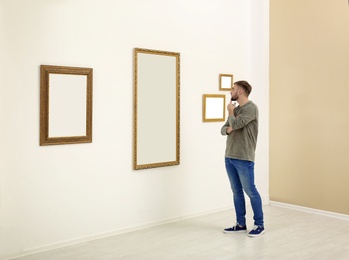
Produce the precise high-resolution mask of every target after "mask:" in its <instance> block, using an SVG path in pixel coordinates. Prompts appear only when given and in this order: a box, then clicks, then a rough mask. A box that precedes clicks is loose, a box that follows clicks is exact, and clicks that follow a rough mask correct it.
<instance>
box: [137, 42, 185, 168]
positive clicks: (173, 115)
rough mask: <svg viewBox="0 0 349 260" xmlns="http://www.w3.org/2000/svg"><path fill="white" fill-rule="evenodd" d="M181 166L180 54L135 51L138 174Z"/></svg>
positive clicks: (147, 50)
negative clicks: (143, 170)
mask: <svg viewBox="0 0 349 260" xmlns="http://www.w3.org/2000/svg"><path fill="white" fill-rule="evenodd" d="M179 163H180V54H179V53H177V52H168V51H159V50H149V49H142V48H135V49H134V149H133V168H134V169H135V170H141V169H148V168H155V167H165V166H174V165H178V164H179Z"/></svg>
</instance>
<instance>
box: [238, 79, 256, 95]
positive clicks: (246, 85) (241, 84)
mask: <svg viewBox="0 0 349 260" xmlns="http://www.w3.org/2000/svg"><path fill="white" fill-rule="evenodd" d="M234 85H237V86H239V87H242V88H243V89H244V90H245V92H246V94H247V96H248V95H250V93H251V91H252V87H251V85H250V84H249V83H248V82H247V81H245V80H240V81H236V82H235V83H234Z"/></svg>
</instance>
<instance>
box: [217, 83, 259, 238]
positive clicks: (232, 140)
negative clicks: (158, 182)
mask: <svg viewBox="0 0 349 260" xmlns="http://www.w3.org/2000/svg"><path fill="white" fill-rule="evenodd" d="M251 90H252V87H251V85H250V84H249V83H248V82H247V81H237V82H235V83H234V85H233V87H232V89H231V91H230V95H231V101H237V102H238V104H239V105H238V106H236V102H234V103H232V102H230V103H229V104H228V106H227V109H228V112H229V117H228V119H227V121H226V122H225V124H224V125H223V127H222V129H221V134H222V135H227V143H226V150H225V168H226V170H227V174H228V177H229V181H230V186H231V189H232V191H233V198H234V207H235V213H236V225H235V226H232V227H230V228H226V229H224V231H223V232H224V233H237V232H246V231H247V228H246V205H245V197H244V191H245V192H246V194H247V195H248V197H249V198H250V201H251V206H252V210H253V214H254V216H253V219H254V228H253V229H252V230H251V231H250V232H249V233H248V235H249V236H251V237H258V236H260V235H262V234H263V233H264V220H263V209H262V199H261V196H260V195H259V193H258V191H257V189H256V186H255V184H254V160H255V150H256V143H257V135H258V107H257V106H256V104H254V103H253V102H252V101H250V100H249V99H248V96H249V95H250V93H251Z"/></svg>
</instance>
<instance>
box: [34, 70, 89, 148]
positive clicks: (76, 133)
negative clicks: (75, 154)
mask: <svg viewBox="0 0 349 260" xmlns="http://www.w3.org/2000/svg"><path fill="white" fill-rule="evenodd" d="M40 73H41V83H40V145H54V144H74V143H89V142H92V69H91V68H76V67H63V66H50V65H42V66H41V71H40Z"/></svg>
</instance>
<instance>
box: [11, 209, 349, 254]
mask: <svg viewBox="0 0 349 260" xmlns="http://www.w3.org/2000/svg"><path fill="white" fill-rule="evenodd" d="M264 214H265V222H266V223H265V224H266V226H265V227H266V232H265V234H263V235H262V236H261V237H258V238H250V237H248V236H247V235H246V234H245V233H242V234H241V233H240V234H224V233H223V232H222V230H223V228H225V227H228V226H231V225H232V224H233V223H234V221H235V220H234V219H235V218H234V213H233V211H232V210H229V211H222V212H218V213H214V214H209V215H205V216H200V217H196V218H191V219H187V220H182V221H179V222H175V223H171V224H166V225H162V226H157V227H153V228H148V229H143V230H140V231H136V232H130V233H127V234H122V235H118V236H114V237H109V238H104V239H99V240H95V241H91V242H87V243H83V244H79V245H76V246H71V247H66V248H62V249H56V250H51V251H47V252H44V253H39V254H36V255H30V256H26V257H21V258H17V259H18V260H19V259H20V260H56V259H64V260H65V259H69V260H80V259H97V260H99V259H101V260H104V259H125V260H131V259H133V260H138V259H139V260H148V259H153V260H163V259H164V260H167V259H171V260H181V259H191V260H196V259H200V260H201V259H203V260H206V259H207V260H220V259H239V260H240V259H249V260H251V259H258V260H261V259H271V260H275V259H297V260H300V259H316V260H322V259H323V260H328V259H330V260H340V259H343V260H344V259H346V260H347V259H349V221H347V220H342V219H338V218H333V217H327V216H321V215H317V214H312V213H306V212H302V211H298V210H293V209H286V208H282V207H277V206H265V207H264ZM247 217H248V223H247V224H248V225H249V226H248V228H252V226H253V222H252V214H251V211H249V212H248V215H247Z"/></svg>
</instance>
